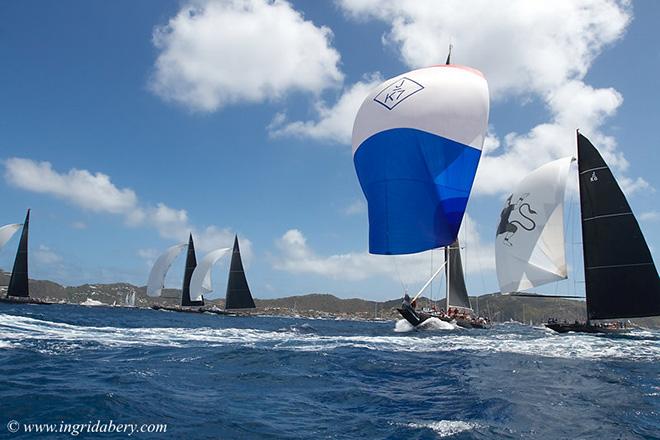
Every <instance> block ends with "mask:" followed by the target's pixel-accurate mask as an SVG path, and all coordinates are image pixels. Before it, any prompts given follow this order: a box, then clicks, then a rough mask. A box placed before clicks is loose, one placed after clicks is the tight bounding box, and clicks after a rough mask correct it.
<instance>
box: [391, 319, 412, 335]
mask: <svg viewBox="0 0 660 440" xmlns="http://www.w3.org/2000/svg"><path fill="white" fill-rule="evenodd" d="M413 330H415V327H413V325H412V324H411V323H409V322H408V321H406V320H405V319H399V320H398V321H397V322H396V324H394V331H395V332H397V333H408V332H411V331H413Z"/></svg>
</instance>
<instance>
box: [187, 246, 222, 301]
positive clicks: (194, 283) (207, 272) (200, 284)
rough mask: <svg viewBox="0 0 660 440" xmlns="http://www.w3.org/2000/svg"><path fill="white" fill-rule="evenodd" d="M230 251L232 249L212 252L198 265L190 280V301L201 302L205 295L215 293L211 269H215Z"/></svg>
mask: <svg viewBox="0 0 660 440" xmlns="http://www.w3.org/2000/svg"><path fill="white" fill-rule="evenodd" d="M230 251H231V248H222V249H216V250H214V251H211V252H209V253H208V254H206V255H205V256H204V258H203V259H202V262H201V263H199V264H198V265H197V267H196V268H195V270H194V272H193V274H192V278H191V279H190V299H191V300H192V301H200V300H201V299H202V295H203V294H205V293H210V292H213V287H212V286H211V268H213V265H214V264H215V262H216V261H218V260H219V259H220V258H222V257H224V256H225V255H226V254H228V253H229V252H230Z"/></svg>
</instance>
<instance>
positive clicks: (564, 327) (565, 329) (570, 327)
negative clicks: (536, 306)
mask: <svg viewBox="0 0 660 440" xmlns="http://www.w3.org/2000/svg"><path fill="white" fill-rule="evenodd" d="M545 326H546V327H548V328H549V329H551V330H554V331H556V332H557V333H569V332H574V333H624V332H626V331H628V330H629V329H627V328H617V327H603V326H598V325H593V324H589V323H585V322H578V323H572V324H570V323H561V322H553V323H546V324H545Z"/></svg>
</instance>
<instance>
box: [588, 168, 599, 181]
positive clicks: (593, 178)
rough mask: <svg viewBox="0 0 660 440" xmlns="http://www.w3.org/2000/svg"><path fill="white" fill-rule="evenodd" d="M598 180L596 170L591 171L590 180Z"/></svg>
mask: <svg viewBox="0 0 660 440" xmlns="http://www.w3.org/2000/svg"><path fill="white" fill-rule="evenodd" d="M597 180H598V176H596V172H595V171H592V172H591V177H590V178H589V181H590V182H595V181H597Z"/></svg>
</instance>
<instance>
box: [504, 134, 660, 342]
mask: <svg viewBox="0 0 660 440" xmlns="http://www.w3.org/2000/svg"><path fill="white" fill-rule="evenodd" d="M577 153H578V154H577V156H578V157H577V165H578V175H579V180H578V184H579V192H580V208H581V214H580V215H581V224H582V249H583V255H584V259H583V260H584V261H583V263H584V274H585V297H586V306H587V321H586V322H577V321H576V322H574V323H566V322H558V321H557V320H551V321H549V322H548V323H546V326H547V327H548V328H550V329H552V330H555V331H557V332H559V333H566V332H569V331H573V332H588V333H610V332H618V331H621V330H622V329H623V327H624V325H623V324H622V323H607V322H603V321H601V320H621V319H628V318H639V317H648V316H658V315H660V280H659V279H658V272H657V269H656V267H655V264H654V263H653V257H652V256H651V252H650V251H649V248H648V245H647V244H646V241H645V240H644V236H643V234H642V231H641V229H640V227H639V223H638V222H637V219H636V218H635V215H634V214H633V212H632V210H631V209H630V205H629V204H628V201H627V200H626V197H625V195H624V194H623V192H622V191H621V188H620V187H619V184H618V183H617V181H616V179H615V178H614V176H613V174H612V172H611V170H610V169H609V167H608V166H607V164H606V163H605V161H604V160H603V158H602V156H601V155H600V153H599V152H598V150H597V149H596V147H594V146H593V144H592V143H591V142H590V141H589V140H588V139H587V138H586V137H585V136H583V135H582V134H581V133H579V132H578V133H577ZM571 160H573V159H572V158H565V159H559V160H557V161H554V162H551V163H549V164H546V165H543V166H542V167H540V168H538V169H537V170H535V171H532V173H530V175H528V176H527V177H526V178H525V179H523V180H522V181H521V182H520V183H519V184H518V187H517V189H516V192H514V193H513V194H512V195H511V196H510V197H509V198H508V199H507V202H506V205H505V207H504V209H503V210H502V214H501V218H500V223H499V226H498V230H497V239H496V245H495V248H496V266H497V275H498V280H499V283H500V290H501V291H502V292H513V291H517V290H524V289H528V288H530V287H534V286H540V285H543V284H546V283H549V282H552V281H557V280H560V279H564V278H566V277H567V271H566V260H565V249H564V236H563V232H564V226H563V203H564V188H565V182H566V176H567V175H568V170H569V165H570V162H571ZM535 297H537V298H543V297H548V295H544V296H541V295H538V296H535ZM562 297H565V296H562Z"/></svg>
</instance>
